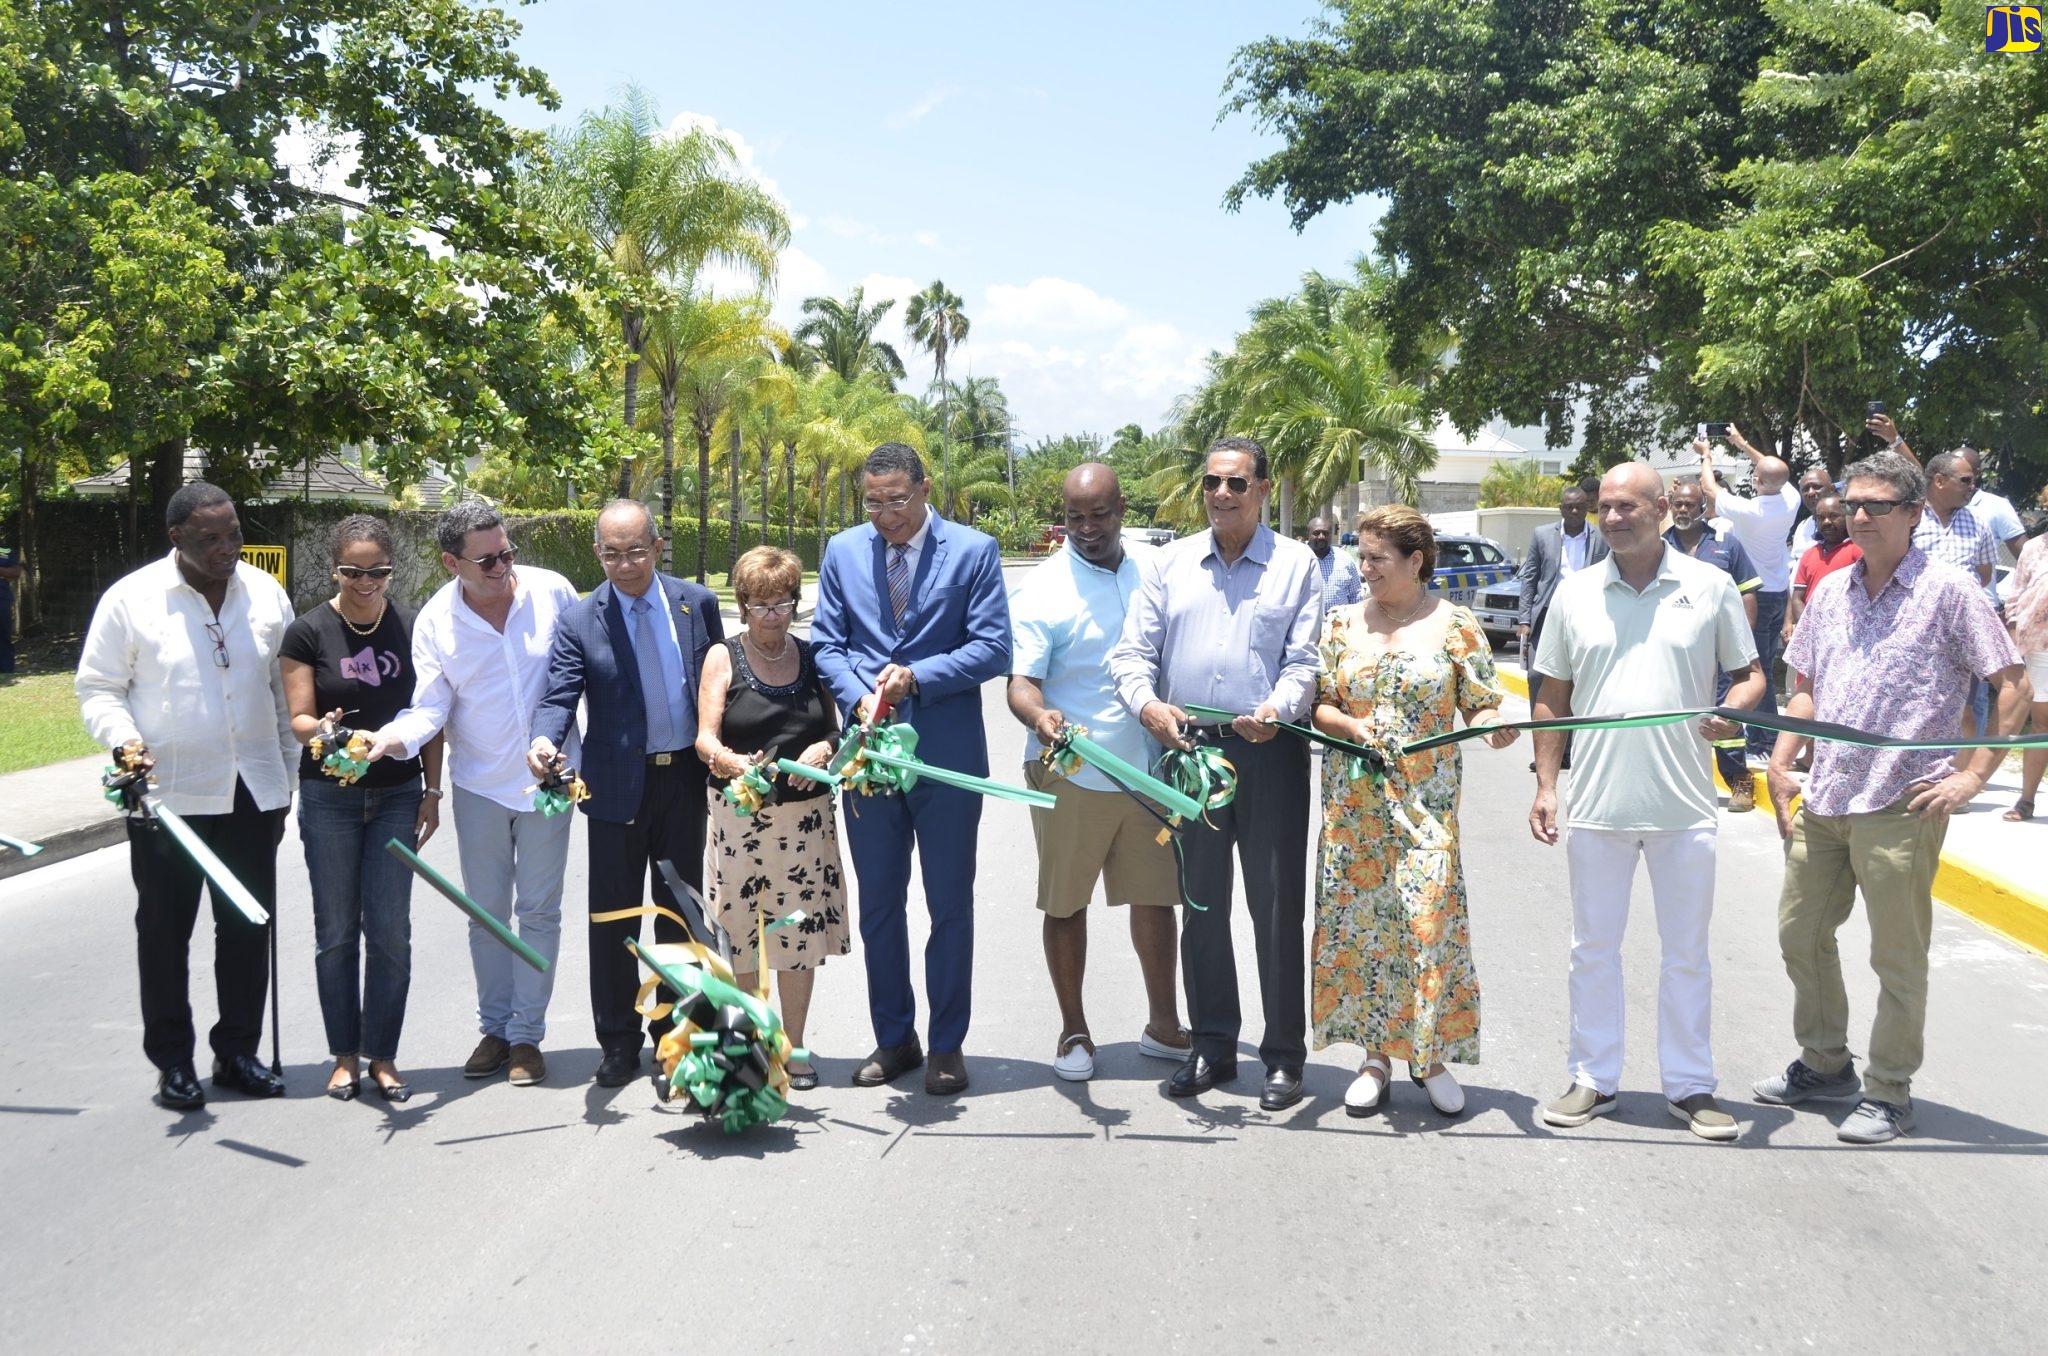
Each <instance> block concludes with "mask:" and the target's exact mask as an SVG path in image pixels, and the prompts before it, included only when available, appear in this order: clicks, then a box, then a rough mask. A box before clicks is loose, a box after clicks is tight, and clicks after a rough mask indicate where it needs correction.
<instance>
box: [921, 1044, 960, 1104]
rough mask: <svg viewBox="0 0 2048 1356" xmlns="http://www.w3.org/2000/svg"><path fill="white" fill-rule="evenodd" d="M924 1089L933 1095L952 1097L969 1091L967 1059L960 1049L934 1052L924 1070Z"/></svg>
mask: <svg viewBox="0 0 2048 1356" xmlns="http://www.w3.org/2000/svg"><path fill="white" fill-rule="evenodd" d="M924 1090H925V1091H926V1092H927V1093H929V1094H930V1095H931V1096H933V1097H951V1096H952V1095H953V1094H954V1093H956V1092H965V1091H967V1061H966V1059H965V1058H963V1057H962V1056H961V1054H960V1052H959V1051H958V1050H948V1051H946V1052H944V1053H943V1054H938V1053H934V1054H933V1055H932V1062H931V1064H930V1066H929V1067H927V1068H926V1069H925V1071H924Z"/></svg>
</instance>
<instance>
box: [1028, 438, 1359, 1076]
mask: <svg viewBox="0 0 2048 1356" xmlns="http://www.w3.org/2000/svg"><path fill="white" fill-rule="evenodd" d="M1062 494H1063V496H1064V499H1065V508H1066V523H1067V542H1066V545H1065V546H1063V547H1061V548H1060V549H1059V550H1058V551H1055V552H1054V553H1053V554H1052V555H1051V556H1050V557H1049V558H1047V560H1046V561H1045V563H1044V564H1042V565H1040V566H1039V567H1038V568H1036V569H1034V570H1032V571H1031V573H1029V574H1027V575H1026V576H1024V582H1023V583H1022V584H1020V585H1018V586H1017V591H1016V592H1015V593H1013V594H1011V595H1010V657H1011V658H1010V663H1011V668H1010V688H1009V699H1010V713H1011V714H1012V715H1014V716H1016V717H1017V719H1018V720H1020V721H1022V722H1023V723H1024V727H1025V728H1026V729H1027V730H1029V731H1030V732H1031V733H1030V734H1029V735H1028V736H1026V738H1025V741H1024V780H1025V781H1027V782H1029V783H1030V784H1031V785H1032V786H1033V787H1034V788H1036V789H1037V790H1040V791H1049V792H1051V794H1052V795H1053V796H1054V797H1056V798H1057V801H1058V803H1057V804H1055V805H1054V806H1053V808H1051V809H1050V810H1040V809H1033V810H1032V811H1031V833H1032V837H1033V838H1034V839H1036V840H1037V845H1038V907H1039V909H1040V910H1041V911H1043V912H1044V914H1045V924H1044V933H1045V964H1046V968H1047V969H1048V970H1050V971H1051V972H1052V990H1053V997H1054V998H1055V999H1056V1000H1057V1001H1058V1003H1059V1007H1060V1038H1059V1045H1058V1048H1057V1049H1056V1050H1055V1051H1054V1059H1053V1066H1052V1068H1053V1072H1054V1073H1055V1074H1058V1075H1059V1076H1060V1077H1061V1078H1064V1079H1067V1080H1068V1081H1070V1082H1082V1081H1085V1080H1086V1079H1088V1078H1091V1077H1093V1076H1094V1073H1095V1041H1094V1038H1093V1037H1092V1036H1091V1035H1090V1034H1089V1030H1088V1018H1087V1014H1086V1011H1085V1009H1084V1008H1083V1005H1082V1002H1081V978H1082V975H1083V973H1084V972H1085V971H1086V969H1087V965H1088V902H1089V900H1090V899H1091V898H1092V897H1093V896H1094V894H1095V882H1096V881H1097V880H1098V879H1099V880H1101V881H1102V884H1103V891H1104V894H1105V895H1106V896H1107V898H1108V900H1109V902H1110V903H1111V904H1113V905H1116V904H1123V905H1129V906H1130V910H1131V947H1132V949H1133V950H1135V951H1136V952H1137V953H1138V968H1139V969H1140V970H1142V971H1143V972H1144V976H1145V998H1146V1004H1147V1007H1148V1009H1149V1015H1150V1021H1149V1022H1148V1023H1147V1024H1146V1027H1145V1030H1144V1031H1143V1032H1142V1033H1141V1034H1140V1036H1139V1039H1138V1050H1139V1052H1140V1053H1142V1054H1147V1055H1151V1056H1153V1057H1154V1058H1157V1059H1169V1060H1172V1061H1173V1062H1174V1063H1176V1064H1179V1063H1181V1062H1183V1061H1185V1060H1186V1059H1187V1057H1188V1048H1189V1047H1188V1034H1187V1032H1186V1031H1184V1030H1182V1028H1181V1024H1180V1002H1179V999H1178V997H1177V996H1176V994H1175V992H1174V987H1173V986H1174V973H1173V971H1174V948H1175V946H1177V945H1178V942H1179V928H1178V926H1177V919H1176V917H1175V915H1174V911H1173V909H1174V906H1175V905H1176V904H1178V903H1180V884H1179V876H1178V874H1177V873H1176V872H1175V870H1174V862H1173V849H1172V848H1171V847H1169V846H1168V845H1166V844H1164V843H1161V842H1159V841H1158V833H1159V821H1158V820H1156V819H1154V818H1153V817H1152V816H1151V815H1149V814H1147V813H1146V812H1145V809H1144V807H1143V806H1141V805H1139V804H1138V803H1137V802H1136V801H1134V800H1132V799H1131V798H1130V797H1129V796H1127V795H1125V794H1124V793H1123V792H1121V791H1119V790H1118V789H1117V784H1116V783H1115V782H1113V781H1111V780H1110V779H1109V778H1108V777H1107V776H1106V775H1104V774H1103V773H1101V772H1098V771H1096V770H1095V769H1094V768H1091V767H1083V768H1081V769H1080V770H1079V771H1077V772H1075V773H1074V774H1073V775H1072V776H1068V777H1061V776H1058V775H1057V774H1055V773H1053V772H1052V771H1050V770H1049V769H1048V768H1047V767H1046V766H1045V765H1044V763H1043V762H1042V761H1041V760H1040V758H1039V754H1040V753H1041V752H1042V751H1043V750H1044V748H1045V746H1046V745H1047V744H1048V743H1050V742H1051V741H1052V740H1054V739H1056V738H1058V736H1059V733H1060V730H1061V729H1062V728H1063V727H1064V726H1066V725H1067V724H1068V723H1069V722H1071V723H1073V724H1075V725H1078V726H1082V727H1084V728H1086V730H1087V731H1088V737H1089V738H1090V739H1092V740H1093V741H1094V742H1096V743H1098V744H1100V745H1102V747H1103V748H1105V749H1107V750H1109V752H1111V753H1113V754H1115V755H1116V756H1117V757H1119V758H1121V759H1123V760H1124V761H1125V762H1127V763H1129V764H1131V765H1132V766H1134V767H1150V766H1151V765H1152V760H1153V759H1155V758H1157V757H1158V756H1159V745H1158V744H1156V743H1154V742H1153V740H1152V737H1151V736H1150V735H1148V734H1147V733H1145V727H1144V726H1143V725H1140V724H1139V723H1138V719H1137V717H1135V716H1133V715H1132V714H1131V713H1130V712H1129V711H1128V710H1127V709H1126V708H1125V707H1124V704H1123V702H1122V701H1120V700H1119V699H1118V697H1117V694H1116V684H1115V683H1114V682H1112V681H1111V680H1110V676H1109V650H1110V647H1111V646H1112V645H1115V644H1116V642H1117V638H1118V637H1119V636H1121V635H1122V634H1123V629H1124V613H1125V612H1126V611H1127V610H1128V609H1129V606H1130V601H1131V597H1132V595H1133V594H1135V593H1136V592H1137V591H1138V583H1139V571H1138V562H1137V559H1136V558H1134V556H1133V554H1132V553H1133V552H1140V553H1143V554H1146V555H1149V554H1151V548H1150V547H1146V546H1134V545H1129V544H1127V543H1125V542H1124V540H1123V524H1124V496H1123V490H1122V487H1121V486H1119V485H1118V484H1117V478H1116V472H1115V471H1113V470H1111V469H1110V468H1109V467H1107V466H1104V465H1103V464H1101V463H1100V462H1089V463H1087V464H1085V465H1082V466H1077V467H1075V468H1074V469H1073V470H1072V471H1070V472H1068V473H1067V479H1066V483H1065V485H1064V486H1063V487H1062ZM1353 577H1354V578H1355V577H1356V574H1355V567H1354V575H1353Z"/></svg>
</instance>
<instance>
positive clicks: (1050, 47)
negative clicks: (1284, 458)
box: [513, 0, 1373, 441]
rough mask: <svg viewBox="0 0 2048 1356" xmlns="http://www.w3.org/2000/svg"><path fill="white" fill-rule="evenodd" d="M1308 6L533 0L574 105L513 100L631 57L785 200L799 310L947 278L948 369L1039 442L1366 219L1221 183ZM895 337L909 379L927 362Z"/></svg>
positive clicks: (783, 295) (593, 78) (575, 93)
mask: <svg viewBox="0 0 2048 1356" xmlns="http://www.w3.org/2000/svg"><path fill="white" fill-rule="evenodd" d="M1317 12H1318V6H1316V5H1315V4H1313V3H1309V2H1307V0H1301V2H1298V3H1277V2H1275V3H1243V4H1206V3H1180V4H1151V3H1147V4H1117V5H1064V4H1039V5H1035V6H1001V7H996V6H974V5H964V6H952V7H944V8H941V7H936V6H934V7H929V8H927V7H918V8H915V9H913V8H909V7H897V6H853V5H836V6H825V5H817V4H784V5H779V6H773V7H770V6H747V5H728V6H720V7H715V8H714V7H710V6H704V5H699V4H694V3H692V4H675V3H667V4H664V3H648V2H647V0H637V3H631V4H628V3H613V2H612V0H542V3H540V4H536V5H533V6H530V7H527V8H524V9H519V10H516V11H514V13H515V17H517V18H518V19H519V21H520V22H521V23H522V24H524V25H525V29H526V32H525V36H524V38H523V40H522V41H521V43H520V44H519V51H520V53H521V55H522V56H524V57H525V58H526V59H527V60H529V61H531V62H533V63H534V64H535V65H538V66H540V67H541V68H542V69H544V70H546V71H547V72H548V73H549V74H550V76H551V77H552V78H553V79H554V82H555V87H556V89H557V90H558V91H559V93H560V94H561V96H562V101H563V106H562V109H561V110H560V112H558V113H549V112H547V111H545V110H541V109H539V108H536V107H530V106H528V107H523V108H515V109H514V110H513V116H514V117H515V118H516V119H518V120H520V121H522V122H525V123H528V124H530V125H533V126H542V127H544V126H548V125H550V124H553V123H566V122H569V121H573V120H574V119H575V117H576V116H577V115H578V114H580V113H582V112H584V111H585V110H589V109H595V108H600V107H602V106H603V105H604V104H606V103H607V102H609V101H610V100H612V99H613V98H614V97H616V94H617V91H618V90H619V88H620V87H621V86H622V85H623V84H624V83H626V82H627V81H634V82H637V83H639V84H640V85H642V86H643V87H644V88H646V89H647V90H648V92H649V93H650V94H652V95H653V96H654V98H655V100H656V101H657V102H658V104H659V106H660V109H661V112H662V115H663V118H664V119H665V120H668V121H672V122H673V121H677V120H705V121H709V122H711V123H715V124H716V125H717V126H718V127H719V128H720V129H721V130H723V131H724V132H725V133H726V134H727V135H728V136H730V137H731V138H732V139H733V140H734V142H735V144H736V145H737V146H738V148H739V149H740V152H741V154H742V157H743V160H744V162H745V163H746V165H747V166H748V167H749V168H750V169H751V170H752V171H753V172H754V174H755V175H756V176H757V177H759V178H760V179H762V180H763V182H764V183H766V184H767V185H768V186H769V187H770V188H771V189H772V190H773V191H774V192H775V193H776V194H777V196H779V197H780V198H781V199H782V200H783V202H784V203H785V204H786V205H787V207H788V209H789V211H790V213H791V218H792V222H793V224H794V226H795V230H794V233H793V239H792V244H791V249H790V250H789V252H788V254H787V255H786V256H785V257H784V260H783V263H782V276H781V279H780V282H779V285H778V289H777V306H776V310H777V315H778V317H779V318H781V319H782V320H783V321H784V322H785V323H788V322H789V321H791V320H793V319H794V317H795V315H796V310H797V305H798V303H799V302H800V301H801V300H802V299H803V298H804V297H805V296H811V295H817V294H820V293H833V294H837V295H843V294H844V293H845V292H846V290H847V289H848V288H849V287H851V286H852V285H854V284H856V283H863V282H864V283H866V285H867V288H868V294H869V297H870V298H871V299H872V298H873V297H874V296H876V295H878V294H879V295H889V296H906V295H908V294H909V293H910V292H913V291H916V290H918V289H919V288H922V287H923V286H924V285H925V284H926V283H928V282H930V281H931V280H932V279H933V278H942V279H944V280H945V282H946V284H947V286H949V287H950V288H952V289H953V290H954V291H955V292H957V293H959V294H960V295H961V296H962V297H963V298H964V299H965V301H966V311H967V315H968V318H969V320H970V321H971V322H972V324H973V331H972V334H971V336H970V338H969V341H968V343H967V345H966V346H965V348H963V349H962V350H961V351H960V354H959V356H958V357H957V358H956V359H955V360H954V364H953V370H954V371H955V372H956V373H958V372H963V371H964V369H966V368H969V367H971V369H972V371H973V373H974V374H975V375H991V374H992V375H995V376H997V377H1000V378H1001V379H1002V382H1003V387H1004V389H1005V391H1007V392H1008V393H1009V396H1010V400H1011V405H1012V410H1013V413H1014V415H1015V418H1016V420H1017V425H1018V430H1019V433H1020V435H1022V437H1023V438H1024V439H1025V440H1027V441H1036V440H1037V439H1038V438H1040V437H1043V436H1046V435H1048V434H1060V433H1074V432H1082V431H1091V432H1099V433H1108V432H1110V431H1112V430H1113V429H1115V428H1116V427H1118V426H1119V425H1122V424H1125V423H1132V422H1135V423H1139V424H1142V425H1144V426H1145V427H1146V428H1147V429H1151V428H1154V427H1156V426H1157V425H1158V424H1160V423H1161V422H1162V420H1163V416H1164V415H1165V413H1166V410H1167V407H1168V406H1169V405H1170V404H1171V403H1172V401H1173V398H1174V397H1175V396H1176V395H1177V394H1179V393H1180V392H1182V391H1184V390H1186V389H1188V388H1189V387H1190V386H1191V385H1192V384H1193V383H1194V381H1195V380H1196V378H1197V376H1198V374H1199V370H1200V361H1201V358H1202V356H1203V355H1204V354H1206V353H1207V352H1208V351H1209V350H1210V349H1212V348H1216V347H1220V346H1223V345H1226V344H1227V343H1228V342H1229V340H1230V336H1231V335H1232V334H1234V333H1236V332H1237V330H1238V329H1240V328H1241V327H1242V323H1243V320H1244V315H1245V312H1246V310H1247V308H1249V307H1250V306H1251V305H1252V304H1253V303H1254V302H1256V301H1258V300H1259V299H1261V298H1263V297H1268V296H1275V295H1279V294H1281V293H1284V292H1287V291H1289V290H1291V289H1292V288H1293V286H1294V284H1295V281H1296V279H1298V278H1299V277H1300V275H1301V274H1302V273H1303V272H1304V271H1306V270H1308V269H1311V268H1320V269H1322V270H1324V271H1325V272H1335V271H1342V270H1344V269H1346V268H1347V267H1348V265H1349V261H1350V260H1351V258H1352V257H1353V256H1354V255H1356V254H1357V253H1359V252H1360V251H1362V250H1364V249H1365V248H1367V247H1368V246H1369V245H1370V243H1371V240H1370V227H1371V223H1372V220H1373V213H1372V211H1371V210H1370V208H1369V207H1368V206H1366V205H1361V204H1353V205H1350V206H1346V207H1342V208H1338V209H1334V210H1332V211H1329V212H1326V213H1325V214H1324V215H1323V216H1322V217H1320V218H1318V219H1317V220H1316V221H1315V222H1314V223H1312V224H1311V225H1310V226H1309V228H1308V230H1307V231H1306V232H1305V233H1304V234H1302V235H1299V236H1297V235H1296V234H1295V233H1294V232H1293V230H1292V229H1290V227H1289V226H1288V223H1287V218H1286V213H1285V211H1284V209H1283V208H1282V207H1281V206H1280V205H1279V204H1278V203H1277V202H1267V201H1263V200H1258V201H1254V202H1252V203H1251V204H1249V205H1247V206H1246V208H1245V209H1244V210H1243V211H1242V212H1240V213H1238V214H1235V215H1233V214H1231V213H1228V212H1225V211H1224V210H1223V208H1222V206H1221V203H1222V197H1223V193H1224V190H1225V189H1226V188H1228V187H1229V185H1230V184H1231V183H1232V182H1233V181H1234V180H1235V179H1236V178H1237V176H1238V175H1239V174H1241V173H1242V172H1243V170H1244V169H1245V167H1246V166H1247V165H1249V164H1250V163H1251V161H1252V160H1253V159H1255V158H1256V157H1257V156H1259V155H1260V154H1261V153H1262V152H1263V151H1264V150H1265V149H1267V148H1269V147H1270V146H1272V145H1273V144H1275V143H1274V140H1273V138H1271V137H1268V136H1262V135H1260V134H1258V133H1257V131H1256V129H1255V128H1254V127H1253V125H1252V124H1251V121H1250V120H1249V119H1247V118H1244V117H1232V118H1230V119H1227V120H1225V121H1224V122H1222V123H1220V124H1219V123H1218V122H1217V120H1216V119H1217V114H1218V112H1219V111H1220V110H1221V108H1222V103H1223V99H1222V88H1223V82H1224V78H1225V75H1226V73H1227V71H1228V69H1229V62H1230V56H1231V53H1232V52H1233V51H1234V50H1235V49H1236V48H1237V47H1239V46H1240V45H1242V44H1244V43H1247V42H1251V41H1254V40H1256V39H1258V38H1260V37H1264V36H1267V35H1270V34H1286V35H1298V34H1300V33H1302V32H1304V31H1305V29H1306V25H1307V23H1308V21H1309V20H1310V19H1311V18H1313V17H1314V15H1315V14H1316V13H1317ZM896 309H897V312H898V313H900V312H901V309H902V307H901V305H900V304H899V305H898V307H897V308H896ZM889 337H891V338H892V339H899V340H900V334H891V335H890V336H889ZM899 350H900V351H901V352H902V353H903V356H904V359H905V361H906V362H907V363H909V364H910V365H911V382H910V386H911V388H912V389H919V390H921V389H922V388H923V385H924V384H925V383H926V382H927V381H929V379H930V369H929V366H928V365H927V364H925V363H923V362H921V361H920V360H918V359H917V358H915V357H914V356H913V354H912V353H911V352H910V350H909V348H908V346H907V345H901V344H899Z"/></svg>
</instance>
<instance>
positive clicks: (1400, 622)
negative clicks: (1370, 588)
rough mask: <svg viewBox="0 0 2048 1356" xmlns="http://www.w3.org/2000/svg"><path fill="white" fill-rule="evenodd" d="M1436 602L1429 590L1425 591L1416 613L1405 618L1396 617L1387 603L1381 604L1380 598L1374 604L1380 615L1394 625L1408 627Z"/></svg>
mask: <svg viewBox="0 0 2048 1356" xmlns="http://www.w3.org/2000/svg"><path fill="white" fill-rule="evenodd" d="M1435 601H1436V600H1435V599H1434V598H1431V597H1430V596H1429V590H1428V589H1424V590H1423V591H1422V601H1421V602H1419V603H1417V604H1416V605H1415V609H1414V611H1412V612H1410V613H1409V614H1408V615H1407V616H1405V617H1396V616H1395V615H1394V614H1393V613H1391V612H1389V611H1388V610H1387V605H1386V604H1385V603H1382V602H1380V600H1379V599H1378V598H1374V599H1373V602H1374V603H1375V604H1376V605H1377V606H1378V607H1379V610H1380V615H1381V616H1382V617H1385V618H1386V619H1387V620H1388V621H1389V622H1391V623H1393V624H1394V625H1395V626H1406V625H1407V624H1408V623H1409V622H1412V621H1414V620H1415V619H1416V618H1417V617H1419V616H1421V615H1422V610H1423V609H1424V608H1426V607H1428V606H1429V605H1430V604H1431V603H1433V602H1435Z"/></svg>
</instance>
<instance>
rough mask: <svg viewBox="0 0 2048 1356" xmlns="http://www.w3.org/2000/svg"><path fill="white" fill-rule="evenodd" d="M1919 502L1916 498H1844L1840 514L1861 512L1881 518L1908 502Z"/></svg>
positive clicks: (1849, 515)
mask: <svg viewBox="0 0 2048 1356" xmlns="http://www.w3.org/2000/svg"><path fill="white" fill-rule="evenodd" d="M1919 502H1920V501H1919V500H1918V499H1844V500H1843V501H1842V516H1843V517H1844V518H1854V517H1855V516H1856V515H1857V514H1859V513H1863V514H1868V515H1869V516H1870V517H1872V518H1882V517H1884V516H1885V515H1886V514H1888V513H1890V512H1891V511H1892V510H1893V509H1895V508H1904V507H1906V506H1907V505H1908V504H1917V503H1919Z"/></svg>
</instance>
